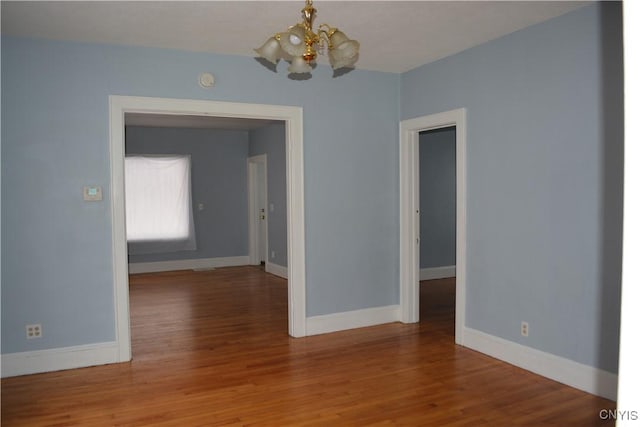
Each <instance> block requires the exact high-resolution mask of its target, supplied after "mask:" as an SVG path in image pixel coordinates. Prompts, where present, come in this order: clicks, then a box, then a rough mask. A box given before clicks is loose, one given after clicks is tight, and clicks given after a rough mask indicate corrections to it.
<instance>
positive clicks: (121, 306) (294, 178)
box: [109, 95, 306, 362]
mask: <svg viewBox="0 0 640 427" xmlns="http://www.w3.org/2000/svg"><path fill="white" fill-rule="evenodd" d="M125 113H146V114H173V115H192V116H193V115H196V116H214V117H236V118H246V119H270V120H282V121H284V122H285V123H286V168H287V245H288V251H287V252H288V264H287V265H288V277H289V281H288V306H289V335H291V336H293V337H302V336H305V335H306V307H305V304H306V296H305V291H306V285H305V236H304V156H303V132H302V108H301V107H288V106H279V105H262V104H241V103H233V102H217V101H205V100H190V99H171V98H148V97H134V96H115V95H112V96H109V149H110V160H111V164H110V172H111V181H110V184H111V185H110V186H111V191H110V197H111V227H112V232H111V239H112V256H113V278H114V284H113V291H114V307H115V322H116V324H115V329H116V331H115V332H116V336H115V340H116V343H117V347H118V356H117V360H118V361H120V362H123V361H128V360H131V331H130V325H129V277H128V265H127V240H126V230H125V202H124V195H125V193H124V152H125V151H124V115H125Z"/></svg>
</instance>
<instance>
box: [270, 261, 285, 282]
mask: <svg viewBox="0 0 640 427" xmlns="http://www.w3.org/2000/svg"><path fill="white" fill-rule="evenodd" d="M264 271H266V272H267V273H271V274H273V275H274V276H278V277H282V278H283V279H286V278H287V277H288V276H289V269H288V268H287V267H284V266H282V265H278V264H274V263H272V262H267V263H265V266H264Z"/></svg>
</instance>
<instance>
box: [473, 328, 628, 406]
mask: <svg viewBox="0 0 640 427" xmlns="http://www.w3.org/2000/svg"><path fill="white" fill-rule="evenodd" d="M463 345H464V346H465V347H469V348H471V349H473V350H476V351H479V352H481V353H484V354H487V355H489V356H491V357H495V358H496V359H500V360H502V361H504V362H507V363H510V364H512V365H515V366H518V367H520V368H523V369H526V370H527V371H531V372H533V373H536V374H538V375H542V376H543V377H547V378H549V379H552V380H554V381H558V382H560V383H562V384H566V385H568V386H571V387H574V388H577V389H579V390H582V391H586V392H587V393H591V394H595V395H597V396H601V397H604V398H606V399H610V400H614V401H615V400H616V395H617V388H618V375H616V374H613V373H611V372H607V371H603V370H602V369H598V368H594V367H592V366H587V365H583V364H582V363H578V362H575V361H573V360H570V359H565V358H563V357H560V356H556V355H554V354H551V353H546V352H544V351H540V350H536V349H534V348H531V347H527V346H524V345H521V344H518V343H514V342H512V341H508V340H505V339H502V338H499V337H496V336H493V335H489V334H486V333H484V332H480V331H477V330H475V329H471V328H465V329H464V338H463Z"/></svg>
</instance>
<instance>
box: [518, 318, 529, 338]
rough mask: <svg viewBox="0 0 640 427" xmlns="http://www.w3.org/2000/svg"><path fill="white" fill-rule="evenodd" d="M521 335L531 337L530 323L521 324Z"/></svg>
mask: <svg viewBox="0 0 640 427" xmlns="http://www.w3.org/2000/svg"><path fill="white" fill-rule="evenodd" d="M520 335H522V336H523V337H528V336H529V323H528V322H524V321H523V322H522V323H521V324H520Z"/></svg>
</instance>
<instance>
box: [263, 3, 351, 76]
mask: <svg viewBox="0 0 640 427" xmlns="http://www.w3.org/2000/svg"><path fill="white" fill-rule="evenodd" d="M315 16H316V9H315V8H314V7H313V1H311V0H306V5H305V7H304V9H302V22H301V23H298V24H296V25H293V26H291V27H289V29H288V30H287V31H285V32H282V33H277V34H275V35H274V36H273V37H270V38H269V39H268V40H267V41H266V42H265V43H264V44H263V45H262V46H261V47H260V48H258V49H255V51H256V52H257V53H258V55H260V57H262V58H264V59H266V60H267V61H269V62H271V63H272V64H274V65H276V64H277V63H278V61H279V60H280V59H281V58H282V59H284V60H285V61H287V62H289V63H290V65H289V68H288V71H289V73H292V74H301V73H310V72H311V69H312V68H311V65H312V64H313V63H314V62H315V60H316V57H317V56H318V53H320V54H324V51H325V47H326V48H327V50H328V54H329V63H330V64H331V67H332V68H333V69H334V70H337V69H340V68H353V67H354V65H355V63H356V61H357V60H358V50H359V49H360V43H358V42H357V41H356V40H351V39H349V38H348V37H347V36H346V35H345V34H344V33H343V32H342V31H340V30H338V29H337V28H333V27H330V26H329V25H327V24H322V25H320V26H319V27H318V30H317V32H314V31H313V19H314V18H315Z"/></svg>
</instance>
